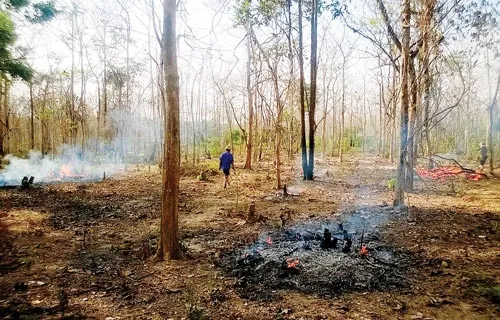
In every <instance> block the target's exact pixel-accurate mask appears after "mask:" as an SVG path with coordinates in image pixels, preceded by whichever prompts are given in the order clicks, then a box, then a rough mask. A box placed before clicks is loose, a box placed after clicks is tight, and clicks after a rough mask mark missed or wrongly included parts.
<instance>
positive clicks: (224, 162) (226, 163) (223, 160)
mask: <svg viewBox="0 0 500 320" xmlns="http://www.w3.org/2000/svg"><path fill="white" fill-rule="evenodd" d="M231 168H233V171H235V170H234V159H233V155H232V154H231V149H230V148H229V147H227V148H226V152H224V153H223V154H221V156H220V163H219V169H221V170H222V172H224V176H225V177H224V188H225V187H226V186H228V185H229V170H230V169H231Z"/></svg>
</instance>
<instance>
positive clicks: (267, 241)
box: [266, 237, 273, 245]
mask: <svg viewBox="0 0 500 320" xmlns="http://www.w3.org/2000/svg"><path fill="white" fill-rule="evenodd" d="M266 243H267V244H268V245H272V244H273V240H271V237H267V240H266Z"/></svg>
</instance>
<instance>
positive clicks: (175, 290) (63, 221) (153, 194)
mask: <svg viewBox="0 0 500 320" xmlns="http://www.w3.org/2000/svg"><path fill="white" fill-rule="evenodd" d="M216 167H217V162H216V160H212V161H211V162H208V163H201V164H200V166H196V167H185V169H184V170H183V177H182V181H181V198H180V212H181V213H180V236H181V239H182V244H183V247H184V248H185V250H186V254H187V256H188V259H187V260H185V261H173V262H161V263H153V262H151V260H150V258H151V256H152V255H153V254H154V250H155V247H156V244H157V240H158V226H159V214H160V200H161V177H160V173H159V171H158V170H151V168H143V169H142V170H140V171H135V172H131V173H130V174H128V175H123V176H121V177H120V178H119V179H109V180H106V181H101V182H96V183H82V184H79V183H62V184H55V185H49V186H44V187H35V188H32V189H28V190H21V189H19V188H10V189H0V237H1V239H0V240H1V244H0V250H1V252H0V254H1V255H0V257H1V258H0V288H2V290H1V291H0V314H1V315H2V317H5V318H6V319H9V318H10V319H18V318H24V319H40V318H43V319H63V318H64V319H105V318H107V317H109V318H114V319H168V318H171V319H260V320H262V319H396V318H397V319H426V318H427V319H458V318H463V319H494V318H498V317H499V316H500V311H499V307H498V297H499V289H498V288H499V286H500V279H499V277H500V275H499V273H498V265H500V261H499V258H500V256H499V254H500V252H499V251H498V248H499V247H500V246H499V240H500V227H499V225H500V221H499V215H500V208H499V206H498V203H499V202H498V200H500V199H498V197H499V194H500V192H499V185H500V184H499V183H498V180H496V179H493V178H492V179H486V180H484V181H478V182H474V181H454V182H453V185H452V186H451V187H450V186H449V185H448V184H446V183H441V184H438V183H437V182H436V184H435V185H429V184H426V185H423V186H420V185H418V184H417V188H419V190H417V192H416V193H414V194H412V195H411V196H410V204H411V206H410V208H409V210H408V211H402V212H398V213H395V214H394V215H393V216H392V218H391V219H389V220H388V221H386V223H384V224H383V227H382V225H380V226H379V227H378V231H377V233H376V237H375V233H374V234H369V233H367V234H366V238H365V239H366V241H365V244H366V246H367V250H368V252H370V253H372V256H371V257H370V258H367V259H365V258H361V257H359V256H358V252H357V250H358V246H359V244H360V243H359V240H360V232H359V231H360V230H359V229H360V228H354V229H353V230H352V231H353V232H350V235H351V236H352V237H353V239H354V240H355V241H354V245H353V248H356V249H355V250H353V251H352V252H351V253H348V254H344V253H341V252H340V250H341V249H340V243H339V248H337V249H335V250H337V251H338V252H337V251H335V252H333V251H332V252H331V253H332V255H329V254H328V253H327V252H323V251H319V250H320V248H316V247H317V246H320V242H319V241H318V240H314V241H316V242H314V241H313V240H311V241H313V242H311V244H310V245H312V246H313V247H314V246H316V247H314V248H313V249H314V250H316V251H314V250H313V251H314V252H315V253H314V254H320V256H321V259H320V260H319V262H325V265H322V266H321V268H315V266H316V267H317V266H318V265H317V263H318V262H317V261H315V260H314V259H313V256H312V255H311V256H306V252H305V251H304V252H301V254H304V255H303V256H301V258H302V257H303V260H300V261H301V262H298V270H299V276H300V277H301V278H300V281H298V282H297V281H295V283H294V282H293V281H294V277H296V276H297V275H294V274H288V275H287V277H285V278H284V279H285V280H286V281H287V284H288V285H280V284H279V283H278V285H276V286H273V285H266V284H265V283H257V284H258V289H259V290H260V291H259V295H260V297H261V298H262V297H263V298H265V297H269V299H251V297H252V296H255V295H252V294H253V293H255V292H253V291H252V290H253V289H252V288H255V287H256V283H253V284H252V283H251V281H250V279H249V278H248V275H246V276H245V275H240V274H237V273H235V274H228V273H227V270H228V268H229V269H230V270H231V266H229V267H227V266H226V267H225V270H224V269H223V268H220V267H218V266H219V265H221V261H223V259H224V257H226V256H227V253H228V252H239V251H238V250H239V249H241V248H249V247H250V248H251V247H252V244H255V243H258V244H259V245H261V244H264V242H265V241H266V240H267V236H269V235H270V236H271V239H274V240H275V242H274V245H276V247H273V248H274V249H273V250H278V249H280V248H281V246H284V245H285V244H287V245H289V244H290V245H292V244H293V242H290V241H289V240H290V239H289V238H286V237H284V238H283V239H281V238H280V236H279V235H284V234H286V233H285V232H286V230H292V229H293V228H294V227H296V226H307V227H306V228H304V230H310V229H311V228H310V227H309V226H311V223H312V224H314V223H315V221H316V222H317V221H325V220H329V219H334V220H335V221H337V222H339V221H340V220H342V217H341V214H344V215H346V214H347V215H349V214H351V215H355V214H356V213H359V212H361V211H362V210H364V211H363V212H364V214H365V215H366V214H367V215H369V216H370V214H371V213H370V212H372V211H370V210H368V211H367V210H366V208H378V209H376V210H375V211H377V210H385V209H384V208H387V203H391V197H392V194H391V192H390V191H389V190H388V188H387V181H389V179H390V178H391V177H393V176H394V167H393V166H391V165H390V164H388V163H386V162H384V161H381V160H378V159H376V158H368V159H356V160H353V161H352V162H344V163H342V164H340V163H338V162H336V161H328V162H325V161H318V163H317V164H316V166H315V174H316V178H315V179H316V180H315V181H302V179H301V178H300V176H299V174H298V170H300V169H299V167H298V166H295V167H284V171H283V172H284V177H283V179H284V181H285V182H286V183H287V186H288V193H289V196H283V194H282V191H276V190H274V189H273V184H274V179H273V177H272V172H273V169H272V164H261V167H260V168H256V169H254V170H252V171H244V170H240V169H239V167H241V164H239V165H238V164H237V175H232V183H231V186H230V187H229V188H227V189H224V188H223V185H222V183H223V177H222V175H221V173H220V172H219V171H217V170H215V169H216ZM202 170H205V171H206V172H208V174H207V177H208V180H207V181H199V180H197V179H196V176H198V175H199V174H200V172H201V171H202ZM252 202H253V203H254V204H255V211H256V212H255V214H256V217H257V219H256V220H255V221H256V222H253V223H249V222H246V220H245V219H246V214H247V210H248V208H249V205H250V203H252ZM363 221H365V222H366V221H369V219H367V220H363ZM374 224H378V222H377V223H374V222H370V223H365V224H362V225H363V227H361V230H363V229H364V228H365V227H366V228H368V227H367V226H370V227H371V226H372V225H374ZM335 228H336V227H335ZM335 228H334V227H332V232H333V231H334V230H336V229H335ZM319 229H320V233H321V231H322V230H323V226H322V228H319ZM294 230H296V229H294ZM301 232H302V231H301ZM263 235H266V236H264V237H265V239H263ZM334 236H339V237H340V234H338V235H334ZM280 239H281V240H283V241H281V240H280ZM287 241H288V242H287ZM356 241H357V242H356ZM300 244H302V245H304V243H302V242H301V243H300ZM306 246H307V245H306ZM294 248H295V247H293V248H291V249H290V250H293V249H294ZM302 248H304V247H302ZM381 248H390V249H387V250H390V252H396V253H404V255H405V257H406V258H404V259H401V260H397V259H396V260H394V261H390V262H391V265H390V268H392V269H391V270H397V271H396V275H397V277H396V278H391V279H399V280H398V281H399V282H401V284H402V285H399V283H398V285H396V284H391V285H389V286H387V287H385V288H377V287H376V286H363V285H362V284H359V283H354V282H353V283H348V285H347V287H346V289H347V290H339V291H338V292H335V290H334V289H335V286H334V282H335V281H333V280H334V279H335V278H332V277H329V276H330V275H329V272H331V271H332V270H337V271H339V272H342V271H343V272H345V274H346V275H347V276H353V275H355V276H356V275H357V274H356V270H358V269H356V268H361V269H359V270H360V271H357V272H358V273H359V275H360V276H362V277H364V278H363V279H370V277H372V276H373V275H378V276H379V277H378V278H375V279H383V277H384V274H382V272H381V270H380V269H379V268H378V267H382V269H384V268H385V269H388V270H389V269H390V268H388V266H387V265H383V263H382V262H380V261H381V257H379V256H377V255H376V253H377V251H380V250H381ZM283 249H284V250H285V249H286V248H285V247H283ZM305 249H307V248H305ZM280 250H281V249H280ZM376 250H377V251H376ZM275 253H276V252H271V251H269V254H270V256H271V257H274V256H273V254H275ZM296 253H298V252H294V253H292V254H291V255H290V256H287V257H284V256H283V257H282V256H281V254H282V253H280V252H277V253H276V254H277V256H276V257H279V259H277V260H279V261H281V262H282V264H279V265H276V264H273V263H268V264H266V265H264V266H261V267H260V269H259V270H256V268H258V267H259V266H260V265H261V262H262V261H261V260H259V261H260V262H259V263H257V264H256V265H252V266H251V268H250V269H249V270H247V271H250V275H257V276H261V275H263V274H264V273H259V272H267V273H268V274H274V275H280V274H283V270H285V271H287V270H286V269H287V268H288V263H289V262H288V261H287V260H286V259H287V258H291V259H294V258H299V257H294V254H296ZM266 255H267V253H266ZM346 255H347V257H346ZM408 257H409V258H408ZM375 258H378V259H379V261H377V260H370V259H375ZM329 259H333V261H331V260H329ZM335 259H339V260H338V261H340V262H348V263H347V264H346V265H345V266H346V268H343V267H342V268H341V266H342V265H341V264H339V263H340V262H338V263H337V265H336V266H334V265H333V264H334V263H336V262H335V261H337V260H335ZM349 259H350V260H349ZM408 259H409V260H410V261H409V262H410V263H407V262H408ZM271 261H274V260H273V259H271ZM291 261H292V262H293V261H295V260H291ZM349 261H351V262H350V263H353V264H354V265H356V268H349ZM382 261H383V260H382ZM386 262H387V261H386ZM235 263H236V262H235ZM283 263H286V265H283ZM301 263H302V265H301ZM370 263H371V264H370ZM329 265H331V267H329ZM363 265H366V268H365V269H363ZM336 267H337V268H336ZM277 268H279V270H277ZM283 268H285V269H283ZM300 268H302V270H300ZM304 268H308V269H307V270H306V269H304ZM309 268H310V269H309ZM235 269H236V265H235V266H234V268H233V269H232V270H235ZM401 270H403V271H404V272H400V271H401ZM306 271H308V272H311V273H312V274H314V275H315V276H316V277H319V278H320V280H321V278H324V279H330V280H332V279H333V280H332V281H333V282H332V281H330V282H328V283H330V284H331V286H330V287H329V288H330V289H331V290H334V291H333V293H338V294H329V296H325V295H324V294H320V295H317V294H316V293H321V290H319V291H315V290H300V288H301V287H300V286H301V285H305V286H304V288H307V285H308V284H311V283H312V281H314V280H315V279H314V278H311V277H308V276H307V272H306ZM389 271H390V270H389ZM363 272H366V273H363ZM370 272H371V273H373V274H370ZM377 272H378V273H377ZM264 275H265V274H264ZM368 276H370V277H368ZM264 278H265V277H264ZM254 279H255V278H254ZM256 279H257V281H258V279H259V278H258V277H257V278H256ZM273 279H277V278H276V277H274V278H273ZM316 279H318V278H316ZM349 279H354V278H349ZM245 281H246V282H247V284H248V283H250V284H251V285H250V286H247V287H245V286H242V283H244V282H245ZM367 281H368V280H367ZM377 281H378V280H377ZM367 283H369V282H367ZM296 284H297V285H298V287H297V286H296ZM353 286H354V287H356V286H357V290H356V291H354V292H351V291H350V290H349V289H350V287H353ZM297 288H299V290H297ZM314 288H320V289H321V288H323V287H321V284H317V285H316V286H315V287H314ZM330 289H329V290H330ZM378 289H383V290H382V291H380V290H378ZM330 293H331V292H330ZM263 300H266V301H265V302H264V301H263Z"/></svg>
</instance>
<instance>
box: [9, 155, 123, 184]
mask: <svg viewBox="0 0 500 320" xmlns="http://www.w3.org/2000/svg"><path fill="white" fill-rule="evenodd" d="M63 149H64V151H63V152H62V153H61V154H60V155H59V156H57V157H56V158H54V157H51V156H42V153H41V152H38V151H31V152H30V153H29V155H28V157H27V158H26V159H22V158H17V157H15V156H12V155H8V156H6V157H5V159H6V160H7V161H8V162H9V165H8V166H7V167H6V168H5V169H4V170H2V172H0V187H2V186H15V185H20V184H21V181H22V179H23V177H28V178H30V177H34V178H35V183H52V182H68V181H82V182H83V181H96V180H100V179H103V178H104V177H105V176H108V177H109V176H111V175H114V174H116V173H117V172H119V171H123V170H124V168H125V166H124V165H123V164H121V163H112V162H111V161H109V159H108V158H107V157H105V156H103V155H100V156H99V155H97V154H93V153H84V152H81V151H78V150H75V149H74V148H71V147H69V146H64V148H63Z"/></svg>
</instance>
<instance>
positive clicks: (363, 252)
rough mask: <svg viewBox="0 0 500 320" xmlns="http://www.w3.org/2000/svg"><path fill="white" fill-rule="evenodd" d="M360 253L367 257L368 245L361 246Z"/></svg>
mask: <svg viewBox="0 0 500 320" xmlns="http://www.w3.org/2000/svg"><path fill="white" fill-rule="evenodd" d="M359 254H360V255H361V256H362V257H366V256H367V255H368V249H367V248H366V246H361V249H360V250H359Z"/></svg>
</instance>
